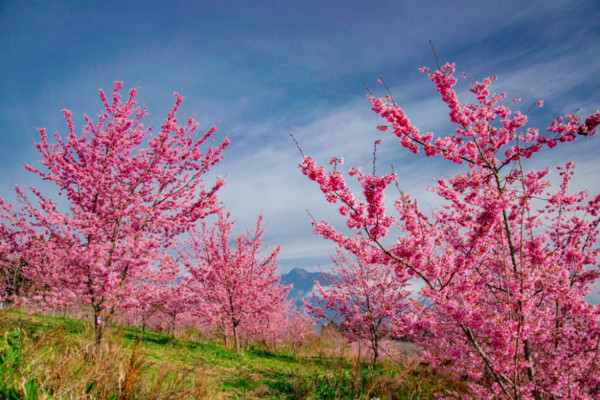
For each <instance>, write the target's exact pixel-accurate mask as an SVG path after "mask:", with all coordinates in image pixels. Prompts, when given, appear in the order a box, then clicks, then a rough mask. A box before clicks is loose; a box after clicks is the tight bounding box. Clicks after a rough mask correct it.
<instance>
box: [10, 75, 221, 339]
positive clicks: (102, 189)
mask: <svg viewBox="0 0 600 400" xmlns="http://www.w3.org/2000/svg"><path fill="white" fill-rule="evenodd" d="M121 90H122V84H121V83H120V82H116V83H115V84H114V89H113V94H112V99H111V100H110V101H109V99H107V97H106V96H105V94H104V92H103V91H102V90H100V98H101V99H102V102H103V104H104V110H103V111H101V113H100V114H99V116H98V119H97V121H95V122H94V121H93V120H91V119H90V118H88V117H87V116H86V117H85V124H84V127H83V129H82V132H81V134H79V135H77V134H76V133H75V127H74V125H73V120H72V113H71V112H70V111H67V110H63V114H64V116H65V119H66V122H67V127H68V135H67V136H66V137H64V138H63V137H61V136H60V135H59V134H58V133H57V134H56V136H55V140H56V143H50V141H49V140H48V135H47V134H46V131H45V129H38V132H39V134H40V137H41V142H40V143H37V144H36V146H37V148H38V150H39V152H40V155H41V164H42V165H43V167H44V169H37V168H34V167H31V166H29V165H26V166H25V168H26V169H27V170H29V171H32V172H34V173H36V174H38V175H39V176H41V177H42V178H43V179H44V180H46V181H50V182H53V183H55V184H56V185H57V186H58V188H59V190H60V193H61V195H63V196H65V198H66V202H67V207H68V211H67V212H65V213H63V212H61V211H59V210H58V207H57V204H56V201H54V200H52V199H50V198H48V197H46V196H45V195H43V194H42V192H40V191H39V190H37V189H35V188H31V190H32V193H33V197H34V199H35V200H34V201H31V200H30V198H29V197H28V196H27V195H26V194H25V192H24V191H23V190H22V189H20V188H18V187H17V188H16V191H17V195H18V199H19V203H20V206H21V207H20V210H18V211H15V212H9V211H7V210H6V209H4V210H3V211H4V212H3V213H2V214H3V215H2V216H3V217H4V221H5V225H6V226H7V228H6V229H9V228H10V229H14V230H16V231H18V232H20V233H21V234H23V235H25V236H26V237H27V238H28V240H29V242H30V243H33V242H35V241H36V240H43V241H45V243H44V245H43V246H35V245H32V246H29V248H28V249H27V251H26V252H25V253H24V254H22V255H20V257H21V259H22V260H24V261H25V262H26V263H27V265H28V267H29V269H28V271H27V272H26V275H27V276H28V278H29V279H32V280H34V281H35V282H36V286H37V287H36V289H37V290H36V293H35V296H33V297H28V298H27V299H26V300H27V301H29V302H32V303H37V304H38V305H39V306H40V307H42V308H54V307H56V306H57V305H63V304H64V302H65V301H66V299H78V300H79V301H81V302H83V303H87V304H88V305H89V306H90V307H91V308H92V310H93V316H92V318H93V321H94V325H95V338H96V341H98V342H100V341H101V339H102V334H103V328H104V326H105V324H106V322H107V320H109V319H110V318H111V317H112V315H113V314H114V312H115V310H116V306H117V305H119V304H120V303H122V302H124V300H126V299H127V297H128V296H130V294H131V293H134V292H135V291H134V290H133V289H134V287H135V285H137V284H138V282H139V280H140V279H142V278H143V277H144V272H146V271H147V270H148V269H149V268H151V266H152V265H155V264H156V262H157V260H156V255H157V254H162V253H163V251H164V249H166V248H169V247H170V246H171V244H172V243H173V240H174V239H175V238H176V237H177V236H179V235H180V234H183V233H185V232H187V231H188V230H189V229H190V228H192V227H193V226H194V225H195V224H196V221H198V220H200V219H202V218H204V217H205V216H207V215H208V214H211V213H213V212H215V210H216V209H217V208H218V206H217V200H216V192H217V190H218V189H219V188H220V187H221V186H222V185H223V184H224V182H223V181H222V180H221V179H219V178H217V181H216V183H215V184H214V185H213V186H212V187H210V188H206V187H204V185H203V179H202V177H203V175H205V174H206V173H207V172H208V171H209V170H210V168H211V167H212V166H213V165H214V164H215V163H217V162H218V161H220V160H221V159H222V156H221V153H222V151H223V150H224V149H225V148H226V147H227V146H228V144H229V141H228V140H227V139H225V140H224V141H223V142H222V143H221V144H217V145H214V146H213V145H210V146H207V143H208V141H209V139H210V138H211V136H212V135H213V133H214V132H215V131H216V128H215V127H212V128H210V129H209V130H208V131H207V132H206V133H204V134H202V135H197V133H196V131H197V129H198V124H197V123H196V122H195V120H194V119H193V118H188V119H187V120H185V122H184V123H183V124H179V121H178V117H177V113H178V111H179V108H180V105H181V103H182V101H183V100H184V98H183V97H182V96H180V95H177V94H176V95H175V104H174V106H173V107H172V108H171V110H170V111H169V113H168V115H167V117H166V119H165V120H164V123H163V125H162V126H161V128H160V130H159V131H158V132H157V133H156V134H154V133H153V131H152V129H151V128H147V127H145V126H144V125H143V123H142V120H143V118H144V117H145V116H146V115H147V114H148V112H147V111H146V109H145V108H144V107H140V106H138V105H137V102H136V97H137V90H136V89H132V90H130V92H129V96H128V98H127V100H126V101H122V99H121V94H120V92H121ZM203 147H204V148H205V149H204V150H202V148H203ZM40 238H41V239H40ZM4 239H7V237H6V235H5V237H4Z"/></svg>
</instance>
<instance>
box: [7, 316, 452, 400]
mask: <svg viewBox="0 0 600 400" xmlns="http://www.w3.org/2000/svg"><path fill="white" fill-rule="evenodd" d="M91 337H92V332H91V327H90V325H89V323H88V322H87V321H81V320H75V319H69V318H64V319H63V318H60V317H52V316H46V315H31V316H30V315H25V314H23V313H19V312H15V311H6V310H4V311H0V398H2V399H4V398H6V399H63V398H64V399H71V398H75V399H118V400H120V399H123V400H124V399H197V398H200V399H202V398H204V399H263V398H264V399H367V398H376V397H379V398H380V399H382V400H384V399H429V398H432V397H433V393H435V392H444V391H445V390H446V389H451V390H461V385H460V384H458V383H456V382H454V381H452V380H450V379H448V378H447V377H445V376H442V375H439V374H434V373H433V372H432V371H430V370H429V369H428V368H427V367H426V366H423V365H421V364H420V363H419V362H418V361H415V360H412V361H410V360H408V361H406V362H404V363H403V364H395V363H392V362H390V361H384V362H381V363H378V364H376V365H371V364H369V363H365V362H359V361H357V360H352V359H347V358H341V357H337V358H327V357H319V356H316V355H310V354H306V355H303V356H295V355H293V354H289V353H285V352H277V353H273V352H271V351H268V350H265V349H262V348H251V349H250V350H247V351H245V352H244V353H242V354H237V353H235V352H234V351H233V350H229V349H226V348H224V347H223V346H222V345H221V344H220V343H212V342H200V341H193V340H188V339H180V338H175V339H174V340H171V338H170V336H169V335H163V334H160V333H157V332H151V331H146V332H144V335H143V337H142V336H140V331H139V330H138V329H134V328H130V327H113V328H112V329H111V330H110V331H109V333H108V334H107V335H106V338H105V340H104V343H103V345H102V349H101V351H100V352H99V351H97V350H96V349H95V346H94V345H93V344H92V343H91Z"/></svg>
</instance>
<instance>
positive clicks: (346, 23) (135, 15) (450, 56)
mask: <svg viewBox="0 0 600 400" xmlns="http://www.w3.org/2000/svg"><path fill="white" fill-rule="evenodd" d="M429 39H431V40H433V42H434V43H435V46H436V49H437V52H438V55H439V57H440V61H441V62H445V61H452V62H456V64H457V70H458V71H459V72H462V71H465V73H466V76H467V77H472V74H473V72H474V73H475V74H476V75H477V77H478V78H480V79H482V78H483V77H485V76H489V75H498V80H497V81H496V82H495V83H494V86H493V87H492V90H496V91H498V92H499V91H506V92H507V94H508V98H509V99H513V98H516V97H518V98H521V102H520V103H519V104H518V105H515V106H520V107H522V111H527V109H529V107H530V106H531V105H533V104H535V103H536V101H537V100H538V99H541V100H543V101H544V107H543V108H537V107H535V108H534V109H533V110H532V111H531V113H530V121H531V122H532V124H533V125H534V126H536V127H538V128H540V129H543V128H544V127H545V125H546V123H547V122H549V121H550V120H551V119H553V118H554V117H556V116H557V115H560V114H564V113H567V112H574V111H575V110H577V109H581V110H580V111H579V113H580V114H581V115H587V114H590V113H591V112H593V111H595V110H596V109H598V108H600V4H598V2H595V1H551V2H547V1H531V2H519V1H503V2H468V1H453V2H438V3H437V4H433V3H432V4H425V2H421V1H402V2H400V1H396V2H394V1H369V2H367V1H359V0H345V1H334V0H332V1H252V2H245V1H241V0H240V1H227V2H224V1H212V2H208V1H196V2H192V1H170V2H162V1H161V2H159V1H143V2H142V1H140V2H122V1H103V2H75V1H44V2H27V3H26V2H17V1H13V2H8V1H4V2H0V88H2V89H3V96H1V97H0V126H2V129H0V196H2V197H4V198H6V199H7V200H9V201H13V200H14V194H13V193H14V192H13V186H14V185H15V184H19V185H21V186H24V187H26V186H28V185H29V184H34V185H37V186H39V187H40V188H42V190H47V191H51V190H52V188H51V186H49V185H45V184H43V183H40V182H39V181H37V180H36V177H35V176H34V175H33V174H30V173H28V172H27V171H25V170H23V168H22V166H23V164H25V163H30V164H34V165H35V163H36V160H37V159H38V158H39V157H38V154H36V149H35V148H34V146H33V144H34V142H35V141H37V139H38V138H37V136H36V135H37V133H36V131H35V130H34V129H33V127H34V126H40V127H42V126H43V127H46V128H48V131H49V132H50V133H53V132H55V131H60V132H61V133H64V132H66V130H67V127H66V126H65V124H64V120H63V117H62V114H61V112H60V110H61V109H63V108H68V109H70V110H71V111H72V112H73V113H74V117H73V118H74V122H75V125H76V129H78V128H80V127H81V123H82V121H83V115H84V113H87V114H88V115H90V116H92V117H95V116H96V114H97V112H98V110H99V109H100V106H101V103H100V100H99V98H98V96H97V89H98V87H103V88H105V89H110V86H111V82H112V81H114V80H118V79H121V80H123V81H124V86H125V87H126V88H129V87H133V86H139V87H140V95H141V100H142V101H143V102H144V103H146V104H147V105H148V108H149V110H150V111H151V113H152V114H151V116H150V117H149V119H148V123H151V124H153V125H155V126H159V125H160V123H161V121H160V118H161V116H163V115H165V112H166V111H167V110H168V109H169V108H170V106H171V105H172V103H173V98H172V96H171V93H172V92H174V91H176V92H179V93H182V94H183V95H185V96H186V97H187V101H186V102H185V103H184V104H183V107H182V109H183V110H184V111H185V112H186V113H187V114H190V115H194V116H195V117H196V118H197V119H199V120H201V123H202V128H208V127H209V126H211V125H212V124H216V125H217V126H218V128H219V133H218V135H220V136H218V137H221V138H222V137H223V136H229V137H230V138H231V140H232V145H231V146H230V147H229V148H228V149H227V150H226V152H225V156H226V159H225V160H224V161H223V162H222V163H220V164H219V165H218V167H217V168H215V171H214V172H215V174H219V175H221V176H226V180H227V182H228V183H227V185H226V186H225V187H224V188H223V189H222V193H221V197H222V199H223V201H224V202H225V204H226V206H227V207H228V208H229V209H230V211H231V212H232V215H233V218H235V219H237V220H238V224H236V229H239V230H240V232H242V231H246V230H248V229H251V228H252V225H253V224H254V223H255V221H256V217H257V215H258V214H259V213H261V212H262V213H264V216H265V224H264V227H265V241H266V242H267V243H268V244H269V245H270V246H271V247H275V246H276V245H278V244H282V246H283V248H282V252H281V254H280V262H281V271H282V272H286V271H288V270H290V269H291V268H294V267H302V268H307V269H311V270H315V269H317V268H318V266H319V265H321V266H322V267H323V268H324V269H327V268H328V267H329V266H330V265H331V261H330V260H329V254H330V251H331V249H332V245H331V244H330V243H328V242H327V241H324V240H323V239H321V238H319V237H317V236H314V235H312V233H311V231H312V227H311V224H310V222H311V220H310V217H309V216H308V215H307V213H306V210H307V209H308V210H310V212H311V214H312V215H313V216H314V217H315V218H317V219H327V220H329V221H332V223H334V224H335V223H338V224H340V226H341V224H343V220H342V219H341V218H339V217H338V216H337V212H336V209H335V207H333V206H332V207H327V204H325V203H324V202H323V201H322V195H321V193H320V190H319V189H318V187H317V186H316V185H315V184H314V183H313V182H310V181H308V180H307V179H306V178H305V177H304V176H303V175H302V174H301V173H300V171H299V170H298V169H297V164H298V163H299V162H300V161H301V157H300V154H299V152H298V150H297V149H296V147H295V145H294V143H293V142H292V141H291V140H290V139H289V136H288V134H289V133H290V132H294V134H295V135H296V138H297V139H298V140H299V142H300V143H301V145H302V147H303V150H304V152H305V153H306V154H310V155H312V156H314V157H315V158H316V159H317V160H318V161H319V163H320V164H325V163H326V162H327V161H328V160H330V159H331V157H333V156H337V157H344V159H345V163H344V168H346V171H347V168H350V167H351V166H353V165H356V166H363V168H365V169H366V170H367V171H370V169H371V165H372V164H371V154H372V146H373V141H374V140H377V139H381V140H382V144H381V145H380V146H379V147H380V149H381V151H380V152H379V153H378V166H377V168H378V171H379V172H380V173H382V174H385V173H389V172H390V167H389V165H390V164H392V163H393V164H394V166H395V169H396V172H397V173H398V174H399V183H400V185H401V186H402V188H403V189H404V190H405V191H406V192H408V193H413V194H414V195H415V196H417V197H420V198H422V200H421V203H422V204H429V205H430V206H431V207H436V206H438V205H439V203H438V200H437V199H436V198H435V196H433V195H432V194H430V193H427V192H426V188H427V186H428V185H432V184H434V183H435V182H436V181H435V180H434V179H433V178H434V177H435V176H438V177H439V176H441V175H442V174H446V175H451V174H453V173H454V172H455V171H454V170H452V171H451V170H445V169H442V168H446V164H442V163H438V162H436V161H432V160H431V159H426V158H425V157H424V156H417V157H413V156H412V155H410V154H407V152H406V151H404V150H403V149H402V148H401V146H400V145H399V143H397V140H394V138H393V136H392V135H390V134H386V133H384V132H380V131H378V130H377V129H376V127H377V125H380V124H381V119H380V117H378V116H377V115H376V114H375V113H374V112H372V111H371V110H370V105H369V102H368V100H367V99H366V97H365V94H366V89H365V88H364V86H363V82H364V83H365V84H366V85H367V86H369V88H370V89H371V90H372V91H373V92H374V94H375V95H377V96H381V95H384V94H385V89H384V87H383V86H382V85H380V84H378V83H377V80H378V78H379V77H380V76H383V78H384V80H385V82H386V83H387V84H388V85H389V86H390V88H391V91H392V93H393V95H394V98H395V100H396V101H397V102H398V103H400V104H401V105H402V106H403V108H404V109H405V110H406V112H407V116H408V117H409V118H410V120H411V122H412V123H413V124H415V125H417V126H419V128H420V130H421V132H423V133H425V132H429V131H432V132H434V133H435V132H447V131H448V130H449V129H452V126H451V125H449V123H448V120H449V119H448V112H447V109H446V108H445V105H444V104H443V103H442V102H441V101H440V100H439V96H438V94H437V93H436V91H435V87H434V86H432V85H431V84H430V83H429V81H428V79H427V77H426V76H425V75H424V74H421V73H419V71H418V68H419V67H422V66H428V67H430V68H432V69H433V68H435V59H434V57H433V55H432V52H431V49H430V47H429V44H428V40H429ZM471 68H472V71H473V72H472V71H471ZM467 83H468V80H467V81H462V82H461V83H459V85H462V86H459V89H458V93H459V96H462V97H461V98H462V99H465V96H467V89H468V85H467ZM599 150H600V142H598V140H596V139H594V140H592V141H585V142H580V143H575V144H572V145H567V146H561V148H557V149H556V151H549V152H546V155H545V157H546V158H543V159H540V158H538V159H536V161H535V164H534V165H531V167H533V168H543V167H545V166H546V165H556V164H558V163H564V162H566V161H567V160H569V159H573V160H574V161H576V162H577V163H578V165H579V168H578V171H577V175H576V180H575V187H578V188H582V187H590V188H591V192H592V193H596V192H597V191H598V189H599V188H600V174H598V172H597V167H598V161H597V154H598V153H599ZM457 169H460V167H457ZM555 175H557V174H555ZM390 194H392V193H390ZM238 233H239V232H238Z"/></svg>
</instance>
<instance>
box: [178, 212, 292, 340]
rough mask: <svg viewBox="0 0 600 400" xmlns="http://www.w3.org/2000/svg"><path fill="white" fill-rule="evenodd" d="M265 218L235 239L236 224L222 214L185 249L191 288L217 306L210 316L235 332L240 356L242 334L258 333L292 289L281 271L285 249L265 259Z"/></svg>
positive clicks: (192, 234)
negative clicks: (279, 264)
mask: <svg viewBox="0 0 600 400" xmlns="http://www.w3.org/2000/svg"><path fill="white" fill-rule="evenodd" d="M262 220H263V218H262V216H260V217H259V218H258V221H257V224H256V228H255V229H254V230H253V231H249V232H247V233H245V234H242V235H239V236H237V237H236V238H235V239H233V238H232V229H233V225H234V222H235V221H233V220H231V219H230V215H229V214H228V213H227V214H225V213H224V212H223V211H222V210H219V212H218V220H217V221H216V223H215V224H214V225H212V226H209V225H208V224H207V223H206V221H203V222H202V229H201V230H199V231H192V232H190V240H189V241H187V248H183V249H182V251H181V256H182V262H183V264H184V265H185V267H186V268H187V269H188V271H189V272H190V274H191V276H192V278H193V281H194V283H195V285H192V286H191V287H192V288H193V289H195V290H197V291H198V293H199V295H200V296H202V297H203V298H204V299H205V300H206V302H207V303H208V304H209V305H212V310H210V311H209V312H212V313H214V316H215V318H216V319H217V320H219V321H220V322H221V323H222V324H223V327H222V328H223V330H224V334H225V335H227V333H228V332H231V334H232V337H233V340H234V345H235V348H236V351H238V352H239V351H240V340H241V337H242V336H241V334H242V333H246V334H248V335H252V334H253V333H255V332H256V330H257V329H259V328H257V326H256V324H257V323H259V321H261V320H262V317H263V316H265V315H267V314H269V313H270V312H272V311H273V310H276V309H278V308H279V305H281V304H282V303H283V302H284V301H285V298H286V296H287V292H288V291H289V287H286V286H282V285H281V284H280V282H279V281H280V277H279V276H278V275H276V273H275V271H276V270H277V255H278V254H279V251H280V249H281V247H280V246H279V247H277V248H275V249H274V250H273V251H272V252H271V253H270V254H268V255H267V256H265V257H263V256H262V253H263V252H265V251H267V248H266V247H265V246H264V245H263V242H262V235H263V233H264V230H263V229H262V227H261V224H262Z"/></svg>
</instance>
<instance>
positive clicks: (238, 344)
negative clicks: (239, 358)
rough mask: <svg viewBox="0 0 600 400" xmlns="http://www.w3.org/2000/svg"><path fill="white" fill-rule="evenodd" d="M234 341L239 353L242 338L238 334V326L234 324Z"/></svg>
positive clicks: (236, 350)
mask: <svg viewBox="0 0 600 400" xmlns="http://www.w3.org/2000/svg"><path fill="white" fill-rule="evenodd" d="M232 329H233V343H234V345H235V352H236V353H239V352H240V338H239V336H238V331H237V326H235V325H234V326H233V327H232Z"/></svg>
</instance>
